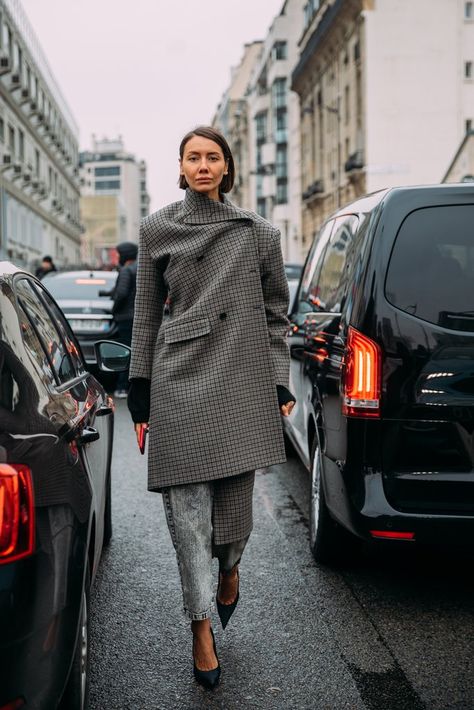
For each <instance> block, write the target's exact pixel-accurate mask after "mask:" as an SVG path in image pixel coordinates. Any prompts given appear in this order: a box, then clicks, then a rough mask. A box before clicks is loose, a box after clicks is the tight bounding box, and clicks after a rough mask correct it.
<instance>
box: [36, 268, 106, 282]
mask: <svg viewBox="0 0 474 710" xmlns="http://www.w3.org/2000/svg"><path fill="white" fill-rule="evenodd" d="M117 275H118V272H117V271H104V270H102V271H101V270H100V269H97V270H95V271H94V270H91V269H84V270H83V271H53V272H52V273H51V274H46V275H45V276H44V278H43V282H44V281H46V279H48V280H49V279H103V278H106V279H112V278H117Z"/></svg>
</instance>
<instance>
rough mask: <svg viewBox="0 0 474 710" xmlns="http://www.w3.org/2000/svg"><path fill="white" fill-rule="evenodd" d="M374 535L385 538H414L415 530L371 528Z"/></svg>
mask: <svg viewBox="0 0 474 710" xmlns="http://www.w3.org/2000/svg"><path fill="white" fill-rule="evenodd" d="M370 534H371V535H372V537H378V538H381V539H384V540H414V539H415V533H414V532H397V531H394V530H371V531H370Z"/></svg>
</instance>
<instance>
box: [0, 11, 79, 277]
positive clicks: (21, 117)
mask: <svg viewBox="0 0 474 710" xmlns="http://www.w3.org/2000/svg"><path fill="white" fill-rule="evenodd" d="M0 217H1V218H0V259H8V260H10V261H12V262H13V263H14V264H16V265H17V266H21V267H23V268H28V269H31V270H34V268H35V266H37V265H38V264H39V262H40V261H41V257H42V256H43V255H45V254H49V255H50V256H52V258H53V260H54V261H55V262H56V264H57V266H64V265H67V264H71V265H72V264H77V263H78V262H79V261H80V237H81V223H80V215H79V170H78V128H77V125H76V122H75V120H74V118H73V116H72V114H71V111H70V109H69V107H68V105H67V103H66V101H65V99H64V97H63V95H62V93H61V90H60V88H59V86H58V84H57V82H56V80H55V78H54V76H53V74H52V71H51V69H50V67H49V64H48V62H47V59H46V57H45V55H44V53H43V50H42V49H41V46H40V44H39V41H38V39H37V37H36V35H35V33H34V31H33V29H32V27H31V25H30V23H29V21H28V18H27V17H26V15H25V13H24V11H23V10H22V7H21V5H20V3H19V2H15V1H14V0H0Z"/></svg>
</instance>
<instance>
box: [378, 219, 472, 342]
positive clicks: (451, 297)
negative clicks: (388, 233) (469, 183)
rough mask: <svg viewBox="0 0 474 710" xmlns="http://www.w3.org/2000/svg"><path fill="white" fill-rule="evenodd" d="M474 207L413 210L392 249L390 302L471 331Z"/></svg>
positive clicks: (388, 280) (387, 287) (388, 283)
mask: <svg viewBox="0 0 474 710" xmlns="http://www.w3.org/2000/svg"><path fill="white" fill-rule="evenodd" d="M473 225H474V206H473V205H452V206H448V205H446V206H440V207H427V208H424V209H420V210H416V211H414V212H411V213H410V214H409V215H408V216H407V217H406V219H405V220H404V222H403V224H402V226H401V227H400V229H399V231H398V234H397V237H396V240H395V244H394V246H393V250H392V254H391V257H390V262H389V265H388V271H387V278H386V283H385V295H386V298H387V300H388V301H390V303H392V304H393V305H394V306H396V307H397V308H400V309H401V310H402V311H405V312H406V313H410V314H412V315H414V316H416V317H417V318H421V319H422V320H425V321H428V322H430V323H435V324H437V325H441V326H443V327H445V328H450V329H453V330H462V331H469V332H472V331H474V287H473V284H474V227H473Z"/></svg>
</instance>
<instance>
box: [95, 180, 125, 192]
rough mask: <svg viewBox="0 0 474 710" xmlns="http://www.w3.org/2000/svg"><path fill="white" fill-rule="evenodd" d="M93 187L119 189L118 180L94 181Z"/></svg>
mask: <svg viewBox="0 0 474 710" xmlns="http://www.w3.org/2000/svg"><path fill="white" fill-rule="evenodd" d="M94 187H95V189H96V190H120V180H102V181H101V182H97V181H96V182H95V184H94Z"/></svg>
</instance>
